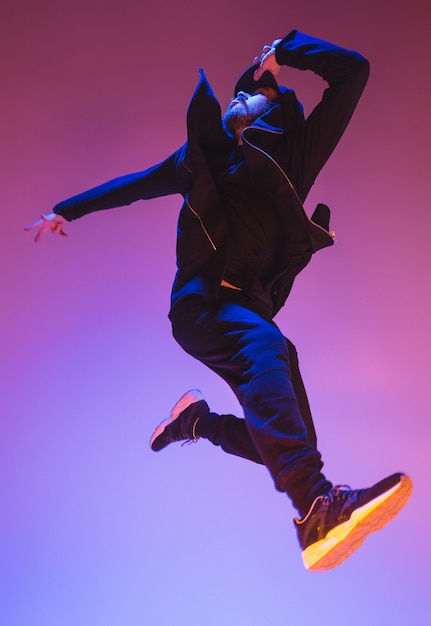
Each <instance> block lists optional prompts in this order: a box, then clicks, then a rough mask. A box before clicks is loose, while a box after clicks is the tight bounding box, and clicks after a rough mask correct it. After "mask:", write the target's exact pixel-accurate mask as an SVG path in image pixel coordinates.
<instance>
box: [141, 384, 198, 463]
mask: <svg viewBox="0 0 431 626" xmlns="http://www.w3.org/2000/svg"><path fill="white" fill-rule="evenodd" d="M208 412H209V406H208V404H207V403H206V402H205V400H204V397H203V395H202V393H201V392H200V391H199V390H198V389H192V390H191V391H187V393H185V394H184V395H183V396H181V398H180V399H179V400H178V402H177V403H176V405H175V406H174V408H173V409H172V411H171V414H170V416H169V417H168V418H167V419H166V420H164V421H163V422H162V423H161V424H159V425H158V426H157V428H156V430H155V431H154V432H153V434H152V435H151V439H150V448H151V449H152V450H154V451H155V452H158V451H159V450H162V449H163V448H166V446H167V445H169V444H170V443H173V442H174V441H183V440H184V441H185V442H188V441H189V442H192V441H197V440H198V439H199V437H197V435H196V424H197V422H198V421H199V418H200V417H201V416H202V415H203V414H206V413H208Z"/></svg>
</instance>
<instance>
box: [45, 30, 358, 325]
mask: <svg viewBox="0 0 431 626" xmlns="http://www.w3.org/2000/svg"><path fill="white" fill-rule="evenodd" d="M276 60H277V62H278V63H279V64H280V65H288V66H290V67H293V68H297V69H300V70H311V71H313V72H315V73H316V74H318V75H319V76H321V77H322V78H323V79H324V80H325V81H326V82H327V83H328V87H327V88H326V89H325V91H324V94H323V97H322V100H321V101H320V102H319V104H318V105H317V106H316V107H315V108H314V110H313V111H312V113H311V114H310V115H309V116H308V117H307V119H306V120H304V118H303V115H302V107H301V106H300V104H299V103H298V101H297V100H296V96H295V94H294V92H293V91H292V90H289V89H284V90H282V94H281V95H280V96H279V97H278V98H277V99H276V100H274V101H273V102H272V103H271V105H270V107H269V109H268V110H267V111H265V113H264V114H263V115H262V116H261V117H260V118H258V119H257V120H256V121H255V122H254V123H253V124H252V125H251V126H250V127H248V128H246V129H245V130H244V131H243V133H242V140H243V152H244V158H245V161H246V164H247V167H248V169H249V172H250V176H251V178H252V180H253V183H254V184H255V185H256V186H257V187H258V188H259V191H260V192H262V193H263V194H264V195H265V197H267V198H268V201H269V202H271V204H272V206H273V209H274V211H275V213H276V215H277V217H278V223H279V224H280V228H281V234H282V240H283V242H284V243H283V250H282V253H281V254H280V255H279V256H278V264H277V267H276V268H275V271H274V274H273V276H272V277H271V278H270V279H269V280H268V283H267V284H266V285H265V286H264V289H265V290H266V292H267V294H269V297H270V298H271V301H272V304H273V311H272V314H273V315H275V314H276V313H277V312H278V311H279V309H280V308H281V307H282V306H283V304H284V302H285V300H286V298H287V296H288V294H289V292H290V290H291V287H292V284H293V281H294V279H295V277H296V275H297V274H298V273H299V272H300V271H301V270H302V269H303V268H304V267H305V266H306V265H307V263H308V262H309V260H310V258H311V256H312V254H313V253H314V252H316V251H317V250H319V249H321V248H323V247H326V246H329V245H332V243H333V238H332V236H331V234H330V233H329V209H328V207H326V206H325V205H322V204H320V205H318V206H317V208H316V211H315V212H314V214H313V216H312V218H311V220H310V219H309V218H308V217H307V215H306V213H305V211H304V209H303V205H302V203H303V202H304V200H305V198H306V196H307V194H308V192H309V190H310V188H311V186H312V185H313V183H314V180H315V178H316V176H317V175H318V173H319V172H320V170H321V169H322V167H323V166H324V164H325V163H326V161H327V160H328V158H329V156H330V155H331V153H332V151H333V150H334V148H335V146H336V145H337V143H338V141H339V139H340V137H341V135H342V134H343V132H344V130H345V128H346V126H347V124H348V122H349V120H350V118H351V116H352V114H353V111H354V109H355V107H356V104H357V102H358V100H359V97H360V95H361V93H362V91H363V89H364V87H365V84H366V82H367V79H368V74H369V64H368V61H367V60H366V59H364V57H362V56H361V55H359V54H358V53H356V52H352V51H348V50H345V49H343V48H340V47H338V46H335V45H333V44H330V43H327V42H325V41H322V40H319V39H316V38H314V37H310V36H308V35H305V34H303V33H300V32H298V31H296V30H294V31H291V32H290V33H289V34H288V35H286V37H285V38H284V39H283V40H282V41H281V42H280V43H279V44H278V45H277V47H276ZM187 137H188V140H187V143H186V144H185V145H184V146H182V147H181V148H179V149H178V150H177V151H176V152H174V153H173V154H172V155H171V156H170V157H168V158H167V159H166V160H165V161H163V162H161V163H159V164H157V165H155V166H154V167H151V168H149V169H147V170H144V171H143V172H138V173H135V174H129V175H127V176H123V177H120V178H116V179H114V180H112V181H109V182H108V183H105V184H103V185H100V186H98V187H95V188H94V189H91V190H89V191H86V192H84V193H82V194H79V195H77V196H74V197H73V198H70V199H69V200H65V201H63V202H61V203H59V204H58V205H56V207H55V208H54V212H55V213H58V214H61V215H63V216H64V217H65V218H66V219H67V220H73V219H77V218H79V217H81V216H83V215H85V214H88V213H90V212H93V211H97V210H101V209H108V208H112V207H116V206H123V205H128V204H131V203H132V202H135V201H136V200H140V199H150V198H154V197H158V196H164V195H168V194H174V193H180V194H181V195H182V196H183V198H184V204H183V206H182V208H181V211H180V215H179V220H178V237H177V265H178V271H177V274H176V277H175V281H174V285H173V290H172V303H173V305H175V304H176V303H177V302H178V301H179V300H181V299H182V298H183V297H184V295H187V294H189V293H202V294H204V295H206V296H209V297H215V298H216V297H217V295H218V291H219V288H220V282H221V279H222V277H223V271H224V268H225V267H226V264H227V262H228V259H229V232H228V228H227V223H226V218H225V215H224V209H223V203H222V200H221V198H220V197H219V194H218V192H217V188H216V185H215V181H214V176H213V173H214V172H215V171H216V170H217V168H218V167H219V165H220V161H221V160H223V159H225V158H226V155H229V154H230V153H231V152H232V150H233V149H234V148H235V145H236V141H235V140H234V139H232V137H230V136H229V135H228V134H227V133H226V132H225V130H224V129H223V126H222V122H221V109H220V105H219V103H218V101H217V99H216V97H215V96H214V93H213V91H212V89H211V87H210V85H209V83H208V81H207V79H206V77H205V75H204V73H203V71H202V70H201V78H200V81H199V84H198V87H197V89H196V91H195V93H194V95H193V98H192V100H191V102H190V105H189V109H188V113H187ZM263 219H264V217H263ZM245 295H246V294H245Z"/></svg>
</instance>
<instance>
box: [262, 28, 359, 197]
mask: <svg viewBox="0 0 431 626" xmlns="http://www.w3.org/2000/svg"><path fill="white" fill-rule="evenodd" d="M255 62H257V63H260V65H259V67H258V68H257V70H256V73H255V79H258V78H259V77H260V76H261V75H262V73H263V72H264V71H265V70H269V71H270V72H272V74H274V75H277V74H278V72H279V71H280V69H281V67H282V66H283V65H287V66H289V67H292V68H295V69H298V70H310V71H312V72H314V73H315V74H317V75H318V76H320V77H321V78H322V79H323V80H325V81H326V82H327V83H328V87H327V89H326V90H325V91H324V94H323V97H322V100H321V102H320V103H319V104H318V105H317V106H316V107H315V109H314V110H313V111H312V113H311V114H310V115H309V116H308V118H307V119H306V122H305V124H304V127H303V129H302V130H301V132H300V133H299V134H298V136H297V137H296V141H297V148H298V150H299V151H300V153H301V160H302V163H303V165H304V171H303V172H302V173H301V172H297V174H298V178H299V180H300V181H301V182H300V187H301V195H302V196H305V195H306V194H307V193H308V190H309V189H310V187H311V185H312V184H313V182H314V179H315V178H316V176H317V174H318V173H319V171H320V170H321V168H322V167H323V165H324V164H325V163H326V161H327V159H328V158H329V156H330V154H331V153H332V151H333V150H334V148H335V146H336V145H337V143H338V141H339V140H340V138H341V136H342V134H343V132H344V131H345V129H346V126H347V124H348V123H349V121H350V119H351V117H352V114H353V112H354V110H355V108H356V105H357V103H358V100H359V98H360V96H361V94H362V92H363V90H364V87H365V85H366V83H367V80H368V75H369V63H368V61H367V60H366V59H365V58H364V57H363V56H362V55H361V54H359V53H357V52H354V51H352V50H346V49H344V48H341V47H340V46H336V45H334V44H332V43H329V42H327V41H323V40H321V39H317V38H315V37H311V36H310V35H305V34H304V33H300V32H299V31H297V30H293V31H291V32H290V33H288V35H286V37H284V38H283V39H276V40H275V41H274V42H273V43H272V44H271V45H267V46H264V48H263V52H262V55H261V56H260V57H256V58H255ZM286 130H289V129H286Z"/></svg>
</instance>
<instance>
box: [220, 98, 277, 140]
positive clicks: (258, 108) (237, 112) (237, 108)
mask: <svg viewBox="0 0 431 626" xmlns="http://www.w3.org/2000/svg"><path fill="white" fill-rule="evenodd" d="M277 95H278V94H277V92H276V90H275V89H274V88H273V87H264V86H261V87H258V88H257V89H255V90H254V91H253V92H250V93H248V92H246V91H238V92H237V93H236V95H235V98H233V99H232V100H231V101H230V103H229V106H228V107H227V109H226V111H225V113H224V115H223V126H224V128H225V129H226V130H227V132H229V133H230V134H231V135H233V136H234V137H237V138H238V139H240V134H241V131H242V130H243V129H244V128H246V127H247V126H250V124H252V123H253V122H254V120H256V119H257V118H258V117H260V116H261V115H262V114H263V113H264V112H265V111H266V110H267V109H268V106H269V103H270V102H271V100H274V99H275V98H276V97H277Z"/></svg>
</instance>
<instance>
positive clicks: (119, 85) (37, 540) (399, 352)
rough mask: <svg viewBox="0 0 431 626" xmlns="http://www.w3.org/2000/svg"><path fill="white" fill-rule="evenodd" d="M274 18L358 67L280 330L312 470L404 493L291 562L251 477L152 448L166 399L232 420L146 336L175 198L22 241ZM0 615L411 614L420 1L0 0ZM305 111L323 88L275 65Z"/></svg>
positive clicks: (422, 587)
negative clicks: (397, 508) (340, 545)
mask: <svg viewBox="0 0 431 626" xmlns="http://www.w3.org/2000/svg"><path fill="white" fill-rule="evenodd" d="M291 28H298V29H300V30H303V31H306V32H309V33H310V34H313V35H316V36H320V37H323V38H326V39H329V40H331V41H333V42H335V43H339V44H340V45H343V46H345V47H350V48H353V49H357V50H359V51H360V52H362V53H363V54H364V55H366V56H367V57H368V58H369V59H370V61H371V65H372V74H371V78H370V82H369V84H368V87H367V89H366V91H365V94H364V96H363V99H362V101H361V103H360V105H359V107H358V109H357V112H356V114H355V116H354V118H353V121H352V123H351V125H350V127H349V129H348V131H347V132H346V134H345V136H344V137H343V139H342V141H341V143H340V145H339V147H338V149H337V151H336V153H335V154H334V156H333V158H332V159H331V161H330V162H329V164H328V165H327V167H326V169H325V170H324V172H323V173H322V174H321V176H320V178H319V179H318V181H317V183H316V185H315V188H314V190H313V191H312V193H311V194H310V196H309V199H308V200H307V204H306V208H307V210H308V212H309V213H311V211H312V210H313V209H314V205H315V204H316V202H318V201H323V202H326V203H328V204H329V205H330V206H331V208H332V211H333V224H332V226H333V228H334V230H335V231H336V233H337V237H338V243H337V245H336V246H335V248H332V249H330V250H324V251H322V252H320V253H319V254H318V255H317V256H316V257H315V258H314V260H313V262H312V263H311V264H310V266H309V267H308V268H307V269H306V271H305V272H304V273H303V275H302V276H301V278H300V280H298V282H297V284H296V286H295V288H294V292H293V294H292V297H291V298H290V300H289V302H288V304H287V306H286V307H285V308H284V309H283V311H282V312H281V313H280V314H279V315H278V318H277V321H278V323H279V325H280V326H281V327H282V329H283V330H284V331H285V333H286V334H287V335H288V336H289V337H290V338H291V339H292V340H293V341H294V343H295V344H296V345H297V347H298V350H299V353H300V359H301V365H302V370H303V375H304V379H305V381H306V384H307V387H308V390H309V395H310V401H311V404H312V408H313V412H314V415H315V418H316V422H317V426H318V431H319V436H320V448H321V451H322V453H323V455H324V458H325V459H326V472H327V474H328V476H329V477H330V478H331V479H332V480H333V481H334V482H336V483H349V484H352V485H353V486H356V487H362V486H367V485H369V484H371V483H373V482H375V481H377V480H379V479H380V478H382V477H383V476H384V475H386V474H388V473H391V472H393V471H396V470H403V471H405V472H408V473H409V474H411V475H412V477H413V479H414V481H415V492H414V495H413V497H412V499H411V501H410V503H409V505H408V506H407V507H406V509H404V510H403V511H402V513H401V514H400V515H399V517H398V518H397V519H396V520H395V521H394V522H393V523H392V524H390V525H389V526H388V527H387V528H386V529H385V530H384V531H382V532H381V533H379V534H377V535H374V536H373V537H371V538H370V539H369V540H368V542H367V543H366V544H365V546H364V547H363V548H362V550H360V551H359V552H358V553H357V554H356V555H355V556H354V557H352V558H351V559H350V560H348V561H347V562H346V563H345V564H343V565H342V566H341V567H340V568H338V569H336V570H333V571H331V572H328V573H323V574H311V573H307V572H306V571H305V570H304V569H303V566H302V563H301V559H300V553H299V549H298V546H297V541H296V536H295V533H294V530H293V526H292V517H293V514H294V511H293V510H292V508H291V506H290V504H289V502H288V501H287V499H286V498H285V497H284V496H283V495H281V494H278V493H277V492H275V490H274V488H273V486H272V482H271V480H270V477H269V475H268V473H267V471H266V470H265V469H264V468H261V467H258V466H256V465H252V464H248V463H247V462H245V461H243V460H241V459H237V458H232V457H229V456H227V455H224V454H223V453H222V452H221V451H220V450H218V449H216V448H213V447H211V446H210V445H209V444H208V443H207V442H204V441H203V442H199V443H198V444H197V445H193V446H190V447H187V446H186V447H181V446H179V445H178V446H172V447H171V448H168V449H167V450H165V451H164V452H161V453H160V454H154V453H153V452H151V451H150V449H149V447H148V439H149V437H150V435H151V433H152V430H153V428H154V426H155V425H156V424H157V423H158V422H159V421H160V420H161V419H163V418H164V417H166V416H167V414H168V413H169V410H170V408H171V406H172V405H173V404H174V403H175V401H176V400H177V398H178V397H179V396H180V395H181V394H182V393H183V392H184V391H186V390H187V389H189V388H192V387H199V388H201V389H202V390H203V392H204V393H205V395H206V397H207V399H208V402H209V403H210V405H211V407H212V408H213V409H214V410H217V411H220V412H236V411H238V410H239V407H238V405H237V403H236V400H235V399H234V397H233V396H232V393H231V392H230V390H229V389H228V388H227V387H226V386H225V385H224V384H223V383H222V382H221V381H220V380H218V379H217V378H216V377H215V375H213V374H212V373H211V372H209V371H206V369H205V368H204V367H203V366H201V365H199V364H198V363H197V362H194V361H193V360H192V359H191V358H190V357H188V356H187V355H185V354H183V353H182V351H181V349H180V348H179V347H178V346H177V345H176V344H175V342H174V341H173V339H172V338H171V335H170V327H169V323H168V320H167V316H166V315H167V310H168V305H169V291H170V283H171V280H172V277H173V274H174V270H175V254H174V244H175V230H176V219H177V213H178V209H179V206H180V198H179V197H170V198H165V199H157V200H154V201H149V202H146V203H144V202H138V203H136V204H135V205H133V206H131V207H126V208H120V209H115V210H112V211H107V212H104V213H99V214H93V215H91V216H88V217H86V218H83V219H82V220H79V221H77V222H74V223H72V224H70V225H69V226H68V228H67V230H68V233H69V237H68V238H67V239H64V238H60V237H52V236H51V235H49V236H46V237H45V238H44V239H43V240H42V241H41V242H40V243H39V244H38V245H35V244H34V243H33V241H32V239H33V237H32V234H29V233H24V232H23V226H24V225H25V224H27V223H29V222H32V221H33V220H34V219H36V218H37V217H38V215H39V214H40V213H41V212H42V211H44V212H49V210H50V209H51V207H52V206H53V205H54V204H55V203H56V202H57V201H59V200H62V199H64V198H66V197H68V196H70V195H73V194H75V193H77V192H80V191H83V190H85V189H87V188H88V187H91V186H94V185H96V184H98V183H101V182H104V181H105V180H108V179H110V178H113V177H115V176H118V175H121V174H125V173H129V172H132V171H137V170H141V169H144V168H145V167H148V166H150V165H152V164H153V163H155V162H157V161H159V160H161V159H162V158H164V157H165V156H167V155H168V154H169V153H170V152H171V151H173V150H174V149H175V148H177V147H178V146H179V145H180V144H181V143H182V142H183V141H184V140H185V112H186V109H187V105H188V102H189V98H190V96H191V94H192V92H193V90H194V88H195V85H196V83H197V80H198V68H199V67H204V68H205V70H206V72H207V75H208V77H209V79H210V81H211V83H212V84H213V87H214V89H215V91H216V93H217V94H218V96H219V99H220V101H221V102H222V103H223V106H224V105H226V104H227V102H228V99H229V98H230V96H231V90H232V87H233V84H234V81H235V79H236V78H237V76H238V75H239V74H240V72H241V71H242V70H243V69H244V67H246V66H248V65H249V64H250V63H251V61H252V59H253V56H254V55H255V54H259V53H260V51H261V47H262V45H263V44H264V43H268V42H271V41H272V40H273V39H274V38H276V37H282V36H284V35H285V34H286V32H287V31H288V30H290V29H291ZM0 29H1V32H0V47H1V105H0V106H1V110H2V115H1V137H0V142H1V153H0V158H1V205H2V227H1V234H0V236H1V246H0V254H1V314H2V324H1V329H0V332H1V344H0V345H1V359H2V372H1V379H0V385H1V387H2V389H1V394H0V402H1V409H0V411H1V435H0V624H1V625H2V626H99V625H100V626H126V625H127V626H142V625H146V626H147V625H148V626H174V625H175V626H220V625H226V626H266V625H267V624H271V626H281V625H285V624H295V625H298V626H306V625H311V624H319V626H329V625H331V626H341V625H344V624H348V625H349V626H358V625H366V626H404V625H405V624H427V623H430V622H429V620H430V618H431V609H430V601H429V580H430V578H429V563H430V559H431V550H430V534H429V533H430V531H429V520H430V515H431V505H430V489H429V484H430V452H431V450H430V447H431V446H430V439H431V425H430V421H429V420H430V401H429V391H430V380H429V372H430V362H429V354H430V347H431V346H430V324H429V320H430V315H431V311H430V295H429V274H430V254H429V233H430V227H431V224H430V217H429V195H430V194H429V184H430V178H431V175H430V159H429V153H430V140H431V137H430V123H429V111H430V75H429V59H430V53H431V51H430V43H429V41H430V39H429V3H428V0H411V1H410V2H407V1H404V2H401V1H399V0H360V1H359V0H358V1H357V2H353V1H352V0H326V1H325V2H322V1H321V0H308V1H304V2H297V3H294V2H282V1H281V0H274V1H272V2H271V1H268V2H266V3H265V2H258V1H257V0H248V1H246V0H219V2H217V3H210V2H205V1H204V2H203V1H202V0H199V1H198V0H189V1H188V2H184V3H182V4H181V3H178V2H174V1H173V0H165V1H164V2H157V3H153V2H148V1H147V2H145V1H138V0H122V1H121V2H120V0H105V1H103V0H73V1H72V0H63V1H59V0H57V1H54V0H34V1H31V0H26V1H25V0H13V1H12V0H3V2H2V4H1V9H0ZM280 82H282V83H284V84H288V85H290V86H292V87H294V88H295V89H296V90H297V92H298V95H299V96H300V98H301V100H302V101H303V102H304V105H305V108H306V111H307V112H309V111H310V110H311V107H312V106H313V105H314V104H315V103H316V102H317V101H318V99H319V98H320V95H321V93H322V89H323V88H324V84H323V83H322V81H321V80H320V79H319V78H317V77H315V76H313V75H306V74H302V73H300V72H295V71H294V70H289V69H287V68H284V69H283V70H282V73H281V75H280Z"/></svg>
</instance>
